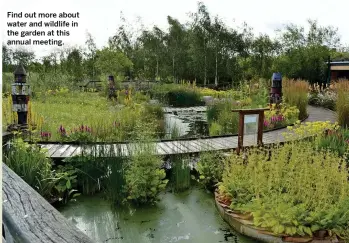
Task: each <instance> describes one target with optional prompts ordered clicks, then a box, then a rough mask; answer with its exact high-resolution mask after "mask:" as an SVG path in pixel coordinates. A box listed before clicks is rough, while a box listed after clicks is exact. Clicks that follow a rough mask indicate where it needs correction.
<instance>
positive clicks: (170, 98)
mask: <svg viewBox="0 0 349 243" xmlns="http://www.w3.org/2000/svg"><path fill="white" fill-rule="evenodd" d="M151 96H152V97H153V98H156V99H159V100H160V101H161V102H163V103H166V104H167V105H169V106H174V107H189V106H198V105H203V104H204V102H203V101H202V100H201V93H200V91H199V89H197V88H196V87H195V85H191V84H189V83H188V84H160V85H155V86H154V87H153V89H152V91H151Z"/></svg>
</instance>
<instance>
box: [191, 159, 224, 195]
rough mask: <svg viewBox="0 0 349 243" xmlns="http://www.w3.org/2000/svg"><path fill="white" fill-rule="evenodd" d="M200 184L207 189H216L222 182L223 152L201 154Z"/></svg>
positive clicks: (199, 163)
mask: <svg viewBox="0 0 349 243" xmlns="http://www.w3.org/2000/svg"><path fill="white" fill-rule="evenodd" d="M197 170H198V172H199V182H200V183H202V184H203V185H204V186H205V187H206V188H207V189H209V190H212V189H214V188H216V186H217V183H218V182H220V181H221V180H222V174H223V170H224V160H223V155H222V153H221V152H204V153H201V154H200V158H199V161H198V164H197Z"/></svg>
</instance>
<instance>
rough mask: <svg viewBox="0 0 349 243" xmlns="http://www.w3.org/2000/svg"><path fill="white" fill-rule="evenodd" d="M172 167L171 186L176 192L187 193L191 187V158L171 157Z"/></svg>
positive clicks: (179, 155) (182, 156)
mask: <svg viewBox="0 0 349 243" xmlns="http://www.w3.org/2000/svg"><path fill="white" fill-rule="evenodd" d="M170 162H171V166H172V169H171V170H172V172H171V185H172V189H173V190H174V191H176V192H181V191H185V190H187V189H188V188H189V187H190V181H191V176H190V165H189V162H190V157H189V156H186V155H181V154H178V155H172V156H170Z"/></svg>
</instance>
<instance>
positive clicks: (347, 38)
mask: <svg viewBox="0 0 349 243" xmlns="http://www.w3.org/2000/svg"><path fill="white" fill-rule="evenodd" d="M1 2H2V5H3V7H2V8H1V10H0V11H1V13H2V19H1V20H2V21H1V23H2V24H1V25H2V26H1V28H2V29H1V31H2V41H5V42H6V40H7V39H8V37H7V34H6V30H7V24H6V22H7V21H9V19H8V18H7V12H9V11H12V12H23V13H24V12H29V13H30V12H37V13H39V12H55V13H58V12H72V13H75V12H79V13H80V18H79V19H78V20H77V22H79V27H78V28H74V29H71V28H70V31H71V36H70V37H65V38H64V40H65V47H67V46H74V45H83V44H84V43H85V40H86V31H88V32H90V33H91V34H92V36H93V37H94V38H95V41H96V43H97V46H98V47H102V46H104V45H106V44H107V40H108V37H110V36H112V35H113V34H114V33H115V31H116V29H117V27H118V26H119V24H120V11H122V12H123V14H124V16H125V18H126V19H127V21H128V22H131V23H132V22H134V21H136V19H137V17H138V16H139V17H140V18H141V19H142V22H143V24H144V26H145V27H149V26H152V25H154V24H156V25H158V26H159V27H161V28H162V29H164V28H167V20H166V17H167V15H170V16H172V17H174V18H177V19H179V20H180V21H181V22H182V23H183V22H184V21H186V20H188V13H189V12H196V10H197V2H198V1H197V0H175V1H169V0H113V1H112V0H98V1H96V0H93V1H92V0H59V1H57V0H55V1H51V0H50V1H49V0H45V1H44V0H12V1H1ZM202 2H204V4H205V5H206V6H207V8H208V11H209V13H210V14H211V16H215V15H219V17H221V18H222V19H223V20H224V22H225V23H226V24H227V25H228V26H231V27H233V26H236V25H237V26H240V25H241V24H242V23H243V22H246V23H247V24H248V25H249V26H251V27H252V28H253V29H254V32H255V33H256V34H258V33H267V34H270V35H271V36H274V30H275V29H276V28H279V27H282V25H283V24H285V23H290V22H291V23H295V24H298V25H303V26H306V20H307V19H309V18H310V19H315V20H318V21H319V23H320V25H326V26H327V25H332V26H334V27H338V30H339V34H340V35H341V37H342V42H343V43H349V27H348V16H347V14H348V10H349V0H337V1H315V0H293V1H280V0H279V1H276V0H265V1H260V0H245V1H235V0H203V1H202ZM12 20H15V21H17V20H19V19H12ZM19 30H25V29H24V28H20V29H19ZM12 39H13V38H12ZM52 48H53V47H52V46H46V47H45V46H32V47H31V50H33V51H35V53H36V55H37V56H42V55H45V54H48V53H49V52H50V51H51V50H52Z"/></svg>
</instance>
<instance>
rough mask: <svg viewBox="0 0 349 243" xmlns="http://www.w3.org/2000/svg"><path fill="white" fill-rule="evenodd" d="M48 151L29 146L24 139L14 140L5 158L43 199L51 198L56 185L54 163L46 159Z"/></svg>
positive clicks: (6, 162) (10, 166)
mask: <svg viewBox="0 0 349 243" xmlns="http://www.w3.org/2000/svg"><path fill="white" fill-rule="evenodd" d="M46 152H47V151H46V150H45V149H40V147H39V146H37V145H35V144H28V143H26V142H24V141H23V139H22V138H16V139H14V140H13V141H12V142H11V144H10V148H9V150H8V152H7V154H5V156H4V163H5V164H6V165H7V166H8V167H9V168H10V169H11V170H13V171H14V172H15V173H16V174H17V175H19V176H20V177H21V178H22V179H23V180H24V181H25V182H27V183H28V184H29V185H30V186H31V187H32V188H34V189H35V190H36V191H38V192H39V193H40V194H41V195H42V196H43V197H45V198H49V197H51V192H52V188H53V187H54V183H53V181H52V179H51V178H52V177H53V173H52V171H51V163H52V161H51V160H50V159H49V158H46Z"/></svg>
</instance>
